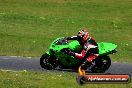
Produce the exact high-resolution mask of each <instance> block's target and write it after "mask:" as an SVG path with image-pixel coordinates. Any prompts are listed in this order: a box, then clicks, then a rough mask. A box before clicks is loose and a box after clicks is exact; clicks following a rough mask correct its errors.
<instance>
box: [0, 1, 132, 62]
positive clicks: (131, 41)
mask: <svg viewBox="0 0 132 88" xmlns="http://www.w3.org/2000/svg"><path fill="white" fill-rule="evenodd" d="M83 27H88V28H89V31H90V34H91V35H92V36H93V37H94V38H95V39H96V40H97V42H102V41H105V42H112V43H115V44H117V45H118V53H117V54H115V55H112V56H111V57H112V60H113V61H118V62H132V59H131V55H132V1H131V0H125V1H123V0H114V1H111V0H81V1H80V0H22V1H21V0H0V55H4V56H10V55H13V56H14V55H17V56H33V57H40V56H41V55H42V54H43V53H44V52H46V50H47V49H48V46H49V44H50V43H51V42H52V41H53V40H54V39H55V38H57V37H62V36H72V35H76V34H77V32H78V31H79V30H80V28H83Z"/></svg>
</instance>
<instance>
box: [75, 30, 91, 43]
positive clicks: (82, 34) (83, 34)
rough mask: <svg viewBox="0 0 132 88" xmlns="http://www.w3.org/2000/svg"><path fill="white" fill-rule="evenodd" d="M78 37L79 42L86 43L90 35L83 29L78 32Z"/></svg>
mask: <svg viewBox="0 0 132 88" xmlns="http://www.w3.org/2000/svg"><path fill="white" fill-rule="evenodd" d="M77 37H78V39H79V41H81V42H86V40H87V39H88V38H89V33H88V31H87V29H86V28H84V29H82V30H81V31H79V32H78V34H77Z"/></svg>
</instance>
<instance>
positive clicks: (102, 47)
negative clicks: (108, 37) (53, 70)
mask: <svg viewBox="0 0 132 88" xmlns="http://www.w3.org/2000/svg"><path fill="white" fill-rule="evenodd" d="M59 39H62V38H57V39H56V40H54V41H53V42H52V43H51V45H50V47H49V51H48V52H47V54H49V55H54V56H56V57H57V58H58V59H59V60H60V61H61V62H62V63H63V64H64V65H65V66H74V65H75V64H78V63H79V59H76V58H74V57H73V56H69V55H66V54H64V53H62V52H60V50H62V49H64V48H69V49H70V50H72V51H74V52H77V53H81V50H82V49H83V47H81V46H80V44H79V42H78V41H77V40H73V41H69V43H67V44H60V45H59V44H58V45H57V44H56V43H57V41H58V40H59ZM98 47H99V55H104V54H109V53H110V52H111V51H113V50H115V49H116V48H117V45H115V44H112V43H106V42H101V43H98ZM68 61H69V62H68ZM69 63H70V64H69Z"/></svg>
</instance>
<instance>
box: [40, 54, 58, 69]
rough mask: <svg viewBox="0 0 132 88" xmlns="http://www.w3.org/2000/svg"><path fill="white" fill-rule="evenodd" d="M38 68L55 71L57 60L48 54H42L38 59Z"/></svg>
mask: <svg viewBox="0 0 132 88" xmlns="http://www.w3.org/2000/svg"><path fill="white" fill-rule="evenodd" d="M40 66H41V67H42V68H44V69H47V70H52V69H55V68H56V67H57V66H58V63H57V59H56V58H55V57H52V56H50V55H48V54H44V55H42V56H41V58H40Z"/></svg>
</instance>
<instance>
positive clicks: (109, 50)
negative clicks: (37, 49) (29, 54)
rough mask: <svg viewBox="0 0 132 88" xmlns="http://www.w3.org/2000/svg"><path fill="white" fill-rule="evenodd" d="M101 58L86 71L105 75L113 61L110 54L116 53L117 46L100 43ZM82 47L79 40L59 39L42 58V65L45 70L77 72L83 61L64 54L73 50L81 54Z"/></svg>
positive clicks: (94, 61)
mask: <svg viewBox="0 0 132 88" xmlns="http://www.w3.org/2000/svg"><path fill="white" fill-rule="evenodd" d="M98 47H99V56H98V57H97V58H96V59H94V60H93V61H92V62H91V63H90V64H89V65H88V66H87V67H86V69H85V70H90V71H91V72H93V73H103V72H105V71H106V70H108V69H109V67H110V65H111V59H110V57H109V56H108V55H109V54H113V53H116V48H117V45H115V44H113V43H107V42H100V43H98ZM82 48H83V47H82V46H81V45H80V44H79V42H78V41H77V40H72V41H71V40H70V41H67V40H66V38H64V37H62V38H57V39H55V40H54V41H53V42H52V43H51V44H50V46H49V50H48V51H47V52H46V53H45V54H43V55H42V56H41V58H40V65H41V67H42V68H44V69H48V70H51V69H59V70H63V69H73V70H77V69H78V67H79V66H80V65H81V63H82V61H83V60H80V59H77V58H75V57H73V56H70V55H67V54H65V53H64V52H65V51H66V50H71V51H73V52H77V53H81V51H82Z"/></svg>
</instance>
